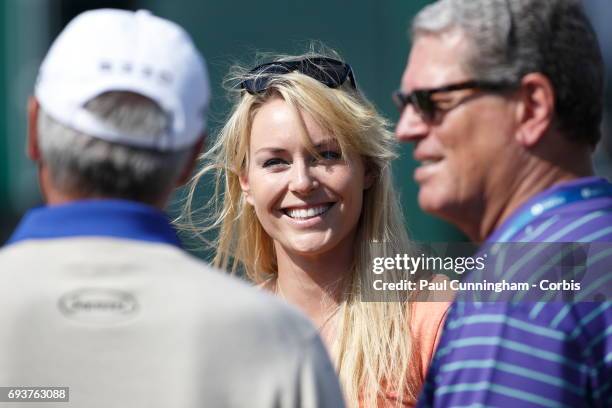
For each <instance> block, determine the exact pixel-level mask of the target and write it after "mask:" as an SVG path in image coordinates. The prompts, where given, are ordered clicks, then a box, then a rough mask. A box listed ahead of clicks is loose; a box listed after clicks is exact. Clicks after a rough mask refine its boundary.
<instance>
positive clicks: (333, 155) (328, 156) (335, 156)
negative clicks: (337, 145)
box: [319, 150, 342, 160]
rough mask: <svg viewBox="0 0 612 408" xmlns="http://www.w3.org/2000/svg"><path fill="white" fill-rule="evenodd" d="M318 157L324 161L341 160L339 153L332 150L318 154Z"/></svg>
mask: <svg viewBox="0 0 612 408" xmlns="http://www.w3.org/2000/svg"><path fill="white" fill-rule="evenodd" d="M319 155H320V156H321V157H322V158H323V159H324V160H340V159H341V158H342V154H341V153H340V152H336V151H333V150H326V151H324V152H320V153H319Z"/></svg>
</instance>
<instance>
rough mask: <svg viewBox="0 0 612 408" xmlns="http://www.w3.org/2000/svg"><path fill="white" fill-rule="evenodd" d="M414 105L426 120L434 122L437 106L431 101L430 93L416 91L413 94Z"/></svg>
mask: <svg viewBox="0 0 612 408" xmlns="http://www.w3.org/2000/svg"><path fill="white" fill-rule="evenodd" d="M411 99H412V104H413V106H414V107H415V109H416V110H417V111H418V112H419V114H421V116H422V117H423V118H424V119H426V120H433V118H434V116H435V114H436V104H435V102H434V101H432V100H431V95H430V94H429V92H419V91H416V92H414V93H413V94H412V98H411Z"/></svg>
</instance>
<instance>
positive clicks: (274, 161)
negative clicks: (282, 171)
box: [262, 157, 287, 167]
mask: <svg viewBox="0 0 612 408" xmlns="http://www.w3.org/2000/svg"><path fill="white" fill-rule="evenodd" d="M282 164H287V162H286V161H284V160H283V159H279V158H277V157H275V158H273V159H268V160H266V161H265V162H264V163H263V165H262V167H271V166H278V165H282Z"/></svg>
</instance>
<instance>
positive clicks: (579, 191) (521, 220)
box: [496, 180, 612, 242]
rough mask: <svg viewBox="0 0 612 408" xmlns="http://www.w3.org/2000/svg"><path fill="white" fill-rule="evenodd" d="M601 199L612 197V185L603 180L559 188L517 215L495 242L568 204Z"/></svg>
mask: <svg viewBox="0 0 612 408" xmlns="http://www.w3.org/2000/svg"><path fill="white" fill-rule="evenodd" d="M601 197H612V184H610V183H608V182H607V181H605V180H601V181H596V182H593V183H589V184H585V185H581V186H574V187H565V188H561V189H559V190H558V191H556V192H554V193H552V194H551V195H549V196H547V197H544V198H542V199H541V200H538V201H536V202H535V203H533V204H531V205H530V206H529V207H527V208H525V209H524V210H523V211H521V212H520V213H518V215H516V216H515V217H514V218H513V220H512V222H511V223H510V225H509V226H508V227H507V228H506V229H505V231H504V233H503V234H502V235H501V236H500V237H499V239H497V240H496V242H508V241H510V240H511V239H512V238H514V237H515V236H516V235H517V234H518V233H519V232H520V231H521V230H522V229H523V228H525V227H526V226H527V225H528V224H530V223H531V222H532V221H533V220H534V219H535V218H537V217H539V216H540V215H542V214H544V213H546V212H549V211H552V210H555V209H557V208H560V207H563V206H565V205H568V204H572V203H576V202H580V201H586V200H592V199H596V198H601Z"/></svg>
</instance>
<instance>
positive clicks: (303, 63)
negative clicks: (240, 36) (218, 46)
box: [240, 57, 357, 95]
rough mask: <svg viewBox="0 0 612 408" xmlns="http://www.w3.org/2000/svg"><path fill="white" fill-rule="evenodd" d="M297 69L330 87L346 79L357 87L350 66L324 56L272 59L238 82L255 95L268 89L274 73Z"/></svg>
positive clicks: (279, 73)
mask: <svg viewBox="0 0 612 408" xmlns="http://www.w3.org/2000/svg"><path fill="white" fill-rule="evenodd" d="M294 71H297V72H299V73H301V74H304V75H308V76H309V77H311V78H314V79H316V80H317V81H319V82H321V83H322V84H325V85H327V86H328V87H330V88H337V87H339V86H340V85H342V84H343V83H345V82H346V80H347V79H348V80H349V81H350V84H351V87H353V89H357V85H356V83H355V76H354V74H353V70H352V69H351V66H350V65H349V64H347V63H344V62H342V61H338V60H336V59H333V58H326V57H313V58H304V59H300V60H289V61H274V62H268V63H265V64H261V65H258V66H256V67H255V68H253V69H252V70H251V71H249V78H248V79H245V80H244V81H242V82H241V83H240V87H241V88H242V89H244V90H246V91H247V92H248V93H250V94H252V95H255V94H259V93H262V92H264V91H265V90H266V89H268V85H269V84H270V80H271V79H272V78H273V77H274V76H275V75H283V74H288V73H290V72H294Z"/></svg>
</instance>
